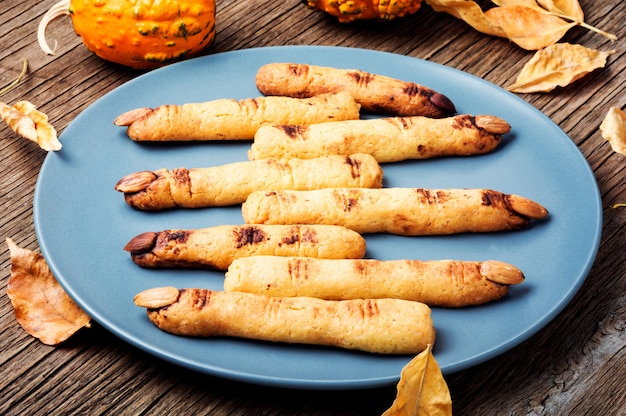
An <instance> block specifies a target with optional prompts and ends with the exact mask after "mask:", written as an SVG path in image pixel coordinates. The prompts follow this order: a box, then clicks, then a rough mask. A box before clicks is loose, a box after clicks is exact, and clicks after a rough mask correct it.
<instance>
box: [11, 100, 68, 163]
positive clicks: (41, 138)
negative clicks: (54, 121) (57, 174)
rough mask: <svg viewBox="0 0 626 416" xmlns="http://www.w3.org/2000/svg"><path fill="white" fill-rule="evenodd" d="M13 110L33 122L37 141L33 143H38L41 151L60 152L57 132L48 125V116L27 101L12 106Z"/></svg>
mask: <svg viewBox="0 0 626 416" xmlns="http://www.w3.org/2000/svg"><path fill="white" fill-rule="evenodd" d="M13 108H15V109H16V110H17V111H19V112H21V113H22V114H24V115H25V116H27V117H28V118H30V119H31V120H33V121H34V122H35V128H36V130H37V140H35V142H36V143H38V144H39V146H40V147H41V148H42V149H43V150H48V151H57V150H61V143H60V142H59V140H58V139H57V132H56V130H55V129H54V127H52V125H51V124H50V123H48V116H47V115H46V114H44V113H42V112H41V111H39V110H37V107H35V106H34V105H33V104H32V103H30V102H28V101H18V102H17V103H15V104H13Z"/></svg>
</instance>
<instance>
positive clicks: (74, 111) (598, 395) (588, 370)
mask: <svg viewBox="0 0 626 416" xmlns="http://www.w3.org/2000/svg"><path fill="white" fill-rule="evenodd" d="M55 1H56V0H44V1H40V2H37V1H34V0H27V1H18V0H3V1H2V8H1V10H0V46H1V47H0V84H1V85H5V84H7V83H9V82H10V81H11V80H12V79H13V78H15V77H16V76H17V75H18V73H19V71H20V70H21V61H22V59H26V60H28V63H29V72H28V75H27V77H26V79H25V80H24V81H22V82H21V83H20V84H19V85H18V86H17V87H16V88H15V89H13V90H12V91H10V92H8V93H7V94H5V95H3V96H2V97H0V100H2V101H4V102H7V103H13V102H15V101H18V100H21V99H26V100H29V101H31V102H33V103H34V104H35V105H37V107H38V108H39V109H40V110H41V111H43V112H45V113H47V114H48V115H49V117H50V121H51V123H52V124H53V125H54V126H55V128H56V129H57V130H58V132H59V133H62V131H63V129H64V128H65V127H66V126H67V125H68V124H69V123H70V122H71V121H72V120H73V119H74V118H75V117H76V116H77V115H78V114H79V113H80V112H81V111H82V110H84V109H85V108H86V107H87V106H89V105H90V104H91V103H93V102H94V101H95V100H96V99H98V98H99V97H101V96H103V95H104V94H105V93H107V92H109V91H111V90H113V89H114V88H116V87H118V86H120V85H122V84H123V83H124V82H126V81H129V80H131V79H133V78H134V77H136V76H137V75H139V74H140V72H137V71H132V70H128V69H125V68H122V67H120V66H117V65H113V64H109V63H107V62H104V61H102V60H100V59H99V58H97V57H95V56H94V55H93V54H91V53H90V52H89V51H88V50H87V49H86V48H85V47H84V46H83V45H82V43H81V41H80V39H79V38H78V37H77V36H76V35H75V34H74V32H73V30H72V26H71V23H70V20H69V18H62V19H59V20H56V21H54V22H53V23H52V24H51V25H50V27H49V29H48V32H47V33H48V40H49V42H50V44H51V45H53V44H54V41H55V40H56V41H57V42H58V46H57V49H56V52H57V53H56V55H55V56H53V57H50V56H46V55H44V54H43V53H42V52H41V51H40V49H39V47H38V45H37V41H36V35H35V34H36V30H37V24H38V23H39V20H40V18H41V16H42V15H43V13H44V12H45V10H46V9H47V8H49V7H50V6H52V4H54V3H55ZM580 3H581V5H582V7H583V10H584V11H585V14H586V21H587V22H588V23H590V24H592V25H594V26H597V27H600V28H602V29H604V30H606V31H608V32H611V33H614V34H616V35H617V36H618V37H619V40H618V41H617V42H610V41H609V40H607V39H606V38H604V37H602V36H600V35H598V34H594V33H591V32H589V31H587V30H585V29H582V28H574V29H572V30H571V31H570V32H569V33H568V34H567V35H566V36H565V38H564V39H563V41H567V42H570V43H580V44H583V45H584V46H587V47H590V48H594V49H601V50H609V49H615V50H616V53H615V54H614V55H612V56H611V57H609V60H608V66H607V67H606V68H605V69H603V70H599V71H595V72H593V73H591V74H589V75H588V76H586V77H585V78H583V79H581V80H579V81H577V82H576V83H575V84H574V85H572V86H570V87H568V88H565V89H557V90H555V91H553V92H550V93H546V94H521V95H520V97H521V98H523V99H524V100H526V101H527V102H529V103H530V104H532V105H533V106H535V107H537V108H538V109H540V110H541V111H543V112H544V113H545V114H547V115H548V116H549V117H550V118H551V119H552V120H553V121H554V122H555V123H557V124H558V125H559V126H560V127H561V128H562V129H563V130H564V131H565V132H566V133H567V134H568V135H569V137H570V138H571V140H572V141H573V142H574V143H575V144H576V145H577V146H578V147H579V149H580V150H581V151H582V152H583V154H584V155H585V157H586V158H587V160H588V162H589V164H590V166H591V167H592V169H593V171H594V174H595V176H596V178H597V181H598V184H599V187H600V193H601V196H602V201H603V214H604V227H603V237H602V241H601V245H600V249H599V253H598V257H597V260H596V262H595V264H594V266H593V268H592V269H591V272H590V274H589V277H588V278H587V280H586V281H585V283H584V284H583V286H582V288H581V290H580V291H579V292H578V294H577V295H576V296H575V297H574V299H573V300H572V301H571V302H570V304H569V305H568V306H567V307H566V308H565V309H564V310H563V311H562V312H561V313H560V314H559V315H558V316H557V318H556V319H555V320H554V321H552V322H551V323H550V324H548V325H547V326H546V327H545V328H544V329H542V330H541V331H539V332H538V333H537V334H535V335H534V336H532V337H531V338H529V339H528V340H526V341H525V342H523V343H522V344H521V345H520V346H518V347H516V348H513V349H512V350H510V351H508V352H506V353H504V354H502V355H500V356H498V357H496V358H493V359H491V360H489V361H487V362H485V363H482V364H480V365H477V366H475V367H472V368H470V369H467V370H464V371H461V372H458V373H455V374H451V375H449V376H447V377H446V379H447V381H448V384H449V387H450V390H451V394H452V400H453V406H454V411H455V414H457V415H599V414H601V415H618V414H623V413H622V412H623V410H624V409H626V388H625V387H624V382H623V378H624V374H626V318H625V317H626V253H625V250H624V247H625V245H626V240H625V235H626V233H625V228H626V226H625V224H626V208H613V207H612V206H613V204H616V203H626V181H625V180H624V178H625V176H626V157H624V156H622V155H619V154H616V153H614V152H613V151H612V149H611V148H610V145H609V144H608V143H607V142H606V141H605V140H604V139H603V138H602V136H601V133H600V131H599V129H598V126H599V124H600V123H601V121H602V119H603V117H604V115H605V114H606V111H607V110H608V108H609V107H610V106H616V107H620V108H622V109H624V106H625V105H626V75H625V74H626V57H625V50H626V48H625V47H624V38H625V37H626V28H625V26H624V25H623V22H624V21H625V19H626V2H623V1H612V2H604V1H599V0H581V1H580ZM217 6H218V7H217V21H218V23H217V26H218V32H217V38H216V44H215V45H214V47H212V48H211V49H210V50H209V51H207V53H217V52H223V51H228V50H235V49H244V48H251V47H262V46H274V45H337V46H348V47H359V48H368V49H373V50H379V51H385V52H392V53H398V54H402V55H408V56H412V57H416V58H422V59H427V60H430V61H433V62H438V63H441V64H445V65H448V66H451V67H454V68H458V69H461V70H463V71H466V72H468V73H471V74H474V75H476V76H478V77H481V78H483V79H485V80H487V81H490V82H492V83H494V84H496V85H500V86H503V87H505V86H507V85H509V84H511V83H512V82H513V81H514V79H515V77H516V76H517V74H518V73H519V71H520V70H521V68H522V66H523V65H524V63H525V62H526V61H527V60H528V59H529V58H530V56H531V53H529V52H527V51H523V50H520V49H519V48H517V47H515V46H514V45H512V44H511V43H510V42H509V41H507V40H505V39H497V38H492V37H488V36H485V35H481V34H479V33H477V32H475V31H473V30H472V29H471V28H470V27H469V26H467V25H466V24H464V23H463V22H460V21H458V20H456V19H455V18H453V17H451V16H448V15H446V14H441V13H435V12H433V11H432V9H430V7H428V6H427V5H424V6H423V7H422V10H420V11H419V12H418V13H417V14H416V15H413V16H410V17H407V18H404V19H399V20H395V21H393V22H390V23H387V24H382V23H378V22H358V23H355V24H350V25H344V24H340V23H338V22H337V21H336V20H335V19H333V18H331V17H329V16H326V15H325V14H323V13H321V12H316V11H313V10H309V9H307V8H306V7H304V6H303V5H302V4H301V2H300V1H299V0H289V1H285V2H278V3H277V2H270V1H267V0H264V1H255V2H242V1H234V0H218V1H217ZM538 134H541V132H538ZM0 152H1V154H2V157H1V158H0V212H1V214H0V215H2V221H1V222H0V237H2V238H3V239H4V238H6V237H10V238H12V239H13V240H14V241H15V243H16V244H18V245H19V246H21V247H25V248H28V249H30V250H34V251H38V250H39V248H38V244H37V239H36V236H35V232H34V224H33V210H32V202H33V193H34V189H35V182H36V179H37V175H38V172H39V169H40V167H41V164H42V163H43V160H44V157H45V154H44V153H43V152H42V151H40V150H39V149H38V147H37V146H36V145H35V144H34V143H31V142H28V141H26V140H23V139H20V138H18V137H17V136H16V135H14V134H13V133H12V132H11V131H10V130H9V129H8V127H6V126H5V125H4V124H2V125H0ZM575 243H576V242H563V244H575ZM2 244H4V242H2ZM0 265H1V274H0V279H1V281H2V284H1V285H0V317H1V318H0V319H1V321H2V326H1V327H0V348H1V350H2V354H1V355H0V397H2V400H0V414H4V415H23V414H28V415H43V414H89V415H99V414H103V415H104V414H111V415H113V414H114V415H153V414H154V415H162V414H194V415H236V416H237V415H239V416H243V415H258V414H263V415H307V416H339V415H341V416H347V415H380V414H381V413H382V412H383V411H384V410H385V409H386V408H388V407H389V406H390V405H391V403H392V401H393V399H394V397H395V388H394V387H388V388H381V389H373V390H365V391H363V390H358V391H291V390H282V389H275V388H267V387H259V386H254V385H247V384H243V383H237V382H232V381H228V380H222V379H218V378H214V377H210V376H206V375H203V374H198V373H195V372H192V371H189V370H186V369H183V368H179V367H176V366H173V365H170V364H168V363H164V362H162V361H161V360H159V359H157V358H154V357H152V356H149V355H147V354H145V353H143V352H141V351H138V350H136V349H135V348H133V347H132V346H130V345H128V344H126V343H124V342H122V341H121V340H119V339H118V338H116V337H115V336H113V335H111V334H110V333H109V332H107V331H106V330H104V329H102V328H100V327H99V326H98V325H95V326H94V327H93V328H92V329H89V330H83V331H82V332H80V333H79V334H78V335H77V336H75V337H74V338H72V339H71V340H69V341H68V342H67V343H66V344H64V345H62V346H58V347H48V346H45V345H43V344H41V343H40V342H39V341H37V340H35V339H34V338H31V337H30V336H28V335H27V334H26V333H25V332H24V331H22V329H21V328H20V327H19V326H18V324H17V323H16V321H15V319H14V316H13V310H12V307H11V304H10V302H9V300H8V297H7V296H6V282H7V280H8V278H9V275H10V261H9V255H8V250H7V248H6V245H5V244H4V245H3V248H2V250H0Z"/></svg>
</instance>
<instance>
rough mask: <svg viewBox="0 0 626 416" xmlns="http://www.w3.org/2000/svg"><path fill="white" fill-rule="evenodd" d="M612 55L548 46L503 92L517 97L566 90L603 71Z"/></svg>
mask: <svg viewBox="0 0 626 416" xmlns="http://www.w3.org/2000/svg"><path fill="white" fill-rule="evenodd" d="M613 53H615V51H606V52H601V51H597V50H594V49H589V48H586V47H584V46H581V45H576V44H569V43H557V44H554V45H551V46H548V47H546V48H544V49H541V50H539V51H537V52H536V53H535V55H533V57H532V58H531V59H530V60H529V61H528V62H527V63H526V64H525V65H524V67H523V68H522V71H521V72H520V74H519V75H518V77H517V79H516V80H515V82H514V83H513V84H512V85H510V86H509V87H508V88H507V89H508V90H509V91H512V92H517V93H533V92H548V91H552V90H553V89H555V88H556V87H566V86H567V85H569V84H571V83H573V82H574V81H576V80H578V79H580V78H582V77H583V76H585V75H587V74H588V73H590V72H591V71H593V70H595V69H598V68H603V67H604V66H605V65H606V60H607V58H608V57H609V56H610V55H611V54H613Z"/></svg>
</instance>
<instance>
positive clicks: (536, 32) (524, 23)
mask: <svg viewBox="0 0 626 416" xmlns="http://www.w3.org/2000/svg"><path fill="white" fill-rule="evenodd" d="M485 16H487V18H488V19H489V20H491V21H492V22H498V25H500V27H501V28H502V30H503V31H504V32H505V33H506V37H507V38H509V39H510V40H511V41H512V42H514V43H515V44H517V45H518V46H519V47H521V48H523V49H526V50H533V51H534V50H538V49H542V48H545V47H547V46H550V45H553V44H554V43H556V42H558V41H559V40H560V39H561V38H562V37H563V36H564V35H565V33H567V31H568V30H570V29H571V28H572V27H574V26H576V22H566V21H565V20H563V19H561V18H560V17H557V16H554V15H552V14H546V13H544V12H541V11H538V10H537V9H535V8H530V7H525V6H504V7H494V8H492V9H489V10H487V11H486V12H485Z"/></svg>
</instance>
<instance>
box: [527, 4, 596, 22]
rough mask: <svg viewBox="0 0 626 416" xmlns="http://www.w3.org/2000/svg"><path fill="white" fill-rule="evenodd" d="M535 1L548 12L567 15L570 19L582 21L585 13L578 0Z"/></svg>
mask: <svg viewBox="0 0 626 416" xmlns="http://www.w3.org/2000/svg"><path fill="white" fill-rule="evenodd" d="M537 3H539V4H540V5H541V7H543V8H544V9H546V10H547V11H549V12H552V13H555V14H559V15H562V16H568V17H570V18H571V19H572V20H578V21H581V22H582V21H583V20H585V14H584V13H583V9H582V8H581V7H580V3H579V2H578V0H537Z"/></svg>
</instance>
